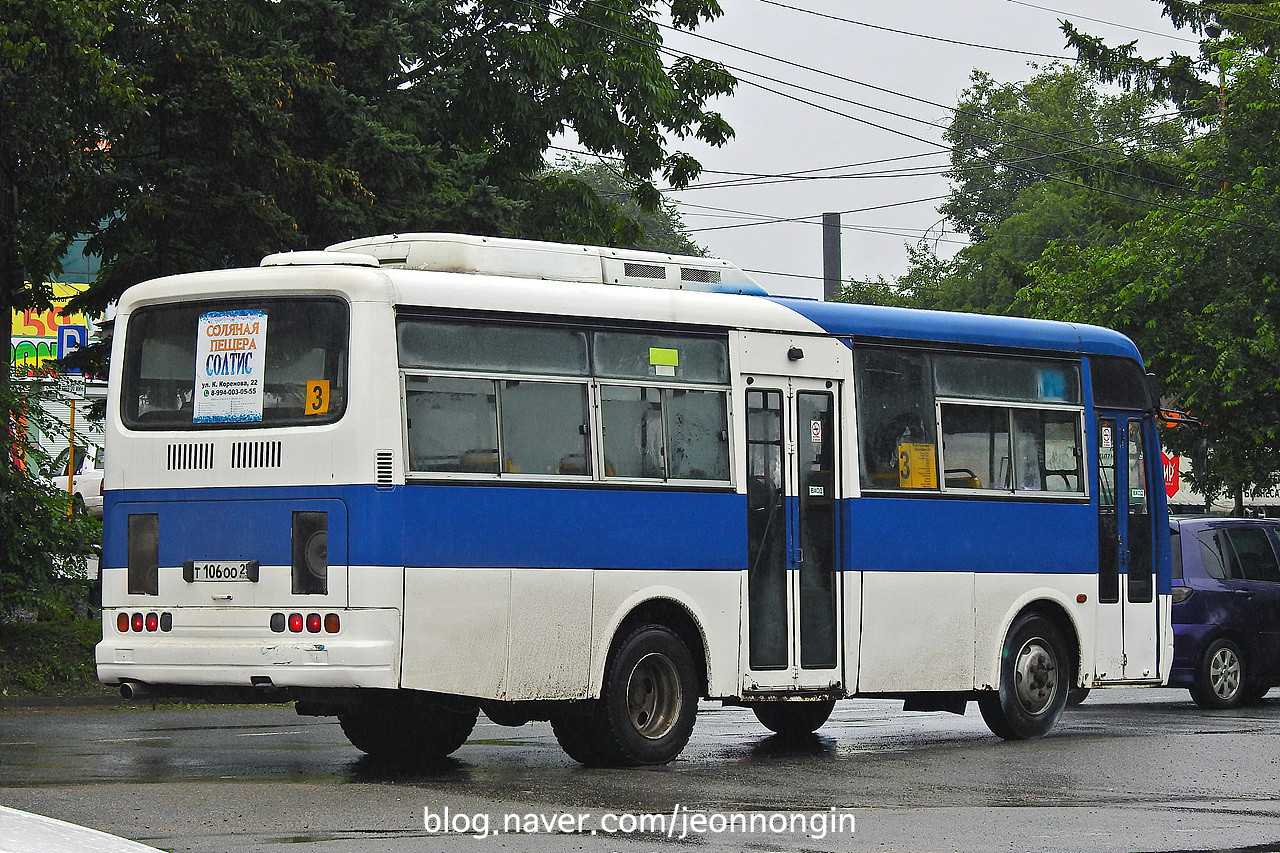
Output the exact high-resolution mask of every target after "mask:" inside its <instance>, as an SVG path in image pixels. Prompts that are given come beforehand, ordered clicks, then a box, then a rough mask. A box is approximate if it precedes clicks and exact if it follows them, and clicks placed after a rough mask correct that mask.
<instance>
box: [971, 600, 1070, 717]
mask: <svg viewBox="0 0 1280 853" xmlns="http://www.w3.org/2000/svg"><path fill="white" fill-rule="evenodd" d="M1071 674H1072V673H1071V664H1070V663H1069V661H1068V659H1067V652H1066V643H1064V642H1063V640H1062V635H1061V633H1060V632H1059V630H1058V627H1057V625H1055V624H1054V623H1053V622H1052V621H1051V620H1049V619H1046V618H1045V617H1044V616H1040V615H1038V614H1035V613H1027V614H1024V615H1023V616H1020V617H1019V618H1018V619H1017V620H1015V621H1014V623H1013V625H1012V626H1011V627H1010V628H1009V633H1008V635H1007V636H1006V637H1005V640H1004V648H1003V650H1002V652H1001V655H1000V686H999V689H998V690H987V691H984V692H982V693H981V694H979V696H978V710H980V711H981V712H982V719H983V720H984V721H985V722H986V724H987V727H988V728H990V729H991V731H992V732H993V733H994V734H996V735H997V736H999V737H1002V738H1004V739H1005V740H1031V739H1033V738H1039V737H1044V736H1045V735H1046V734H1048V733H1049V731H1050V730H1051V729H1052V728H1053V726H1054V724H1055V723H1057V722H1058V718H1059V717H1061V716H1062V709H1063V708H1065V707H1066V705H1067V691H1068V686H1067V685H1069V684H1070V683H1071Z"/></svg>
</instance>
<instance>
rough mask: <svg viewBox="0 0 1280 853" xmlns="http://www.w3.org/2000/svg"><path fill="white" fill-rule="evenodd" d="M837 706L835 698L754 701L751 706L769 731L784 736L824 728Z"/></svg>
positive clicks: (802, 734) (797, 735)
mask: <svg viewBox="0 0 1280 853" xmlns="http://www.w3.org/2000/svg"><path fill="white" fill-rule="evenodd" d="M835 706H836V702H835V700H834V699H824V700H822V701H821V702H754V703H752V704H751V705H750V708H751V710H752V711H753V712H754V713H755V715H756V719H757V720H759V721H760V724H761V725H763V726H764V727H765V728H766V729H768V730H769V731H771V732H776V733H778V734H780V735H782V736H783V737H802V736H804V735H811V734H813V733H814V732H816V731H817V730H818V729H820V728H822V724H823V723H825V722H826V721H827V718H828V717H830V716H831V709H832V708H834V707H835Z"/></svg>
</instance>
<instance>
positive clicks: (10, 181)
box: [0, 0, 137, 455]
mask: <svg viewBox="0 0 1280 853" xmlns="http://www.w3.org/2000/svg"><path fill="white" fill-rule="evenodd" d="M115 5H118V4H112V3H108V2H98V0H34V2H33V1H32V0H26V2H23V0H0V103H3V104H4V114H3V119H0V319H2V320H3V322H4V335H3V347H2V348H0V350H2V351H0V385H7V384H8V382H9V379H10V348H11V343H10V334H11V330H10V324H9V314H10V311H11V310H13V309H15V308H16V309H24V308H35V309H44V308H48V307H49V306H50V297H51V293H50V292H49V290H48V287H47V285H46V282H47V281H48V279H49V278H50V275H51V273H54V272H56V271H57V264H58V259H59V258H61V257H62V255H63V254H64V253H65V251H66V249H67V247H68V246H69V245H70V243H71V240H72V239H73V238H74V236H75V234H76V233H77V232H78V231H81V230H85V229H88V228H89V227H90V226H92V225H93V224H94V223H95V222H96V221H97V220H98V219H99V218H101V216H102V215H103V213H104V211H103V209H102V203H101V199H94V198H92V197H90V196H89V195H88V194H87V191H88V189H89V188H90V187H92V186H93V185H94V183H95V181H94V179H95V178H96V176H98V175H99V174H101V173H102V172H103V171H106V170H108V169H110V167H111V148H110V145H109V142H110V140H111V139H112V137H113V129H114V127H115V125H116V123H117V120H118V119H119V118H120V117H121V115H122V113H123V112H126V111H127V110H128V109H129V107H130V105H131V104H132V103H133V101H134V100H135V99H136V97H137V91H136V90H135V89H134V88H133V86H132V84H131V81H130V78H129V75H128V73H127V72H126V71H125V70H122V69H121V68H120V66H119V65H118V63H116V62H115V61H114V60H113V59H112V58H111V57H110V56H109V55H108V54H106V53H104V52H103V51H102V50H101V49H100V45H101V43H102V40H103V39H104V37H105V36H106V35H107V32H108V29H109V26H108V24H107V16H108V12H109V11H110V10H111V9H112V8H113V6H115ZM108 209H109V208H108ZM2 413H3V416H4V420H5V421H8V419H9V418H8V410H7V409H5V410H3V412H2ZM0 436H4V437H2V438H0V453H3V451H4V450H5V448H6V447H7V444H6V442H7V441H8V438H7V431H0ZM4 455H7V453H6V454H4Z"/></svg>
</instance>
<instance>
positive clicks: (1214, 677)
mask: <svg viewBox="0 0 1280 853" xmlns="http://www.w3.org/2000/svg"><path fill="white" fill-rule="evenodd" d="M1209 686H1210V687H1212V688H1213V692H1214V694H1215V695H1216V696H1217V697H1218V698H1219V699H1231V698H1232V697H1234V696H1235V695H1236V693H1237V692H1238V691H1239V690H1240V658H1238V657H1237V656H1236V653H1235V652H1233V651H1232V650H1231V649H1228V648H1225V647H1224V648H1221V649H1218V651H1217V652H1215V653H1214V655H1213V659H1212V660H1210V661H1209Z"/></svg>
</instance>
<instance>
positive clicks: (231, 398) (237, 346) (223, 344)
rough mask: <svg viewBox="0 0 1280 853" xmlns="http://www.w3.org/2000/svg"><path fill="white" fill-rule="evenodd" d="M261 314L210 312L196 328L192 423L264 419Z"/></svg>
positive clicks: (263, 316)
mask: <svg viewBox="0 0 1280 853" xmlns="http://www.w3.org/2000/svg"><path fill="white" fill-rule="evenodd" d="M266 349H267V315H266V312H264V311H253V310H249V311H213V312H210V313H208V314H202V315H201V316H200V321H199V323H198V324H197V325H196V387H195V406H194V413H193V414H194V417H193V420H194V422H195V423H240V422H247V421H260V420H262V391H263V368H264V364H265V360H266Z"/></svg>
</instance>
